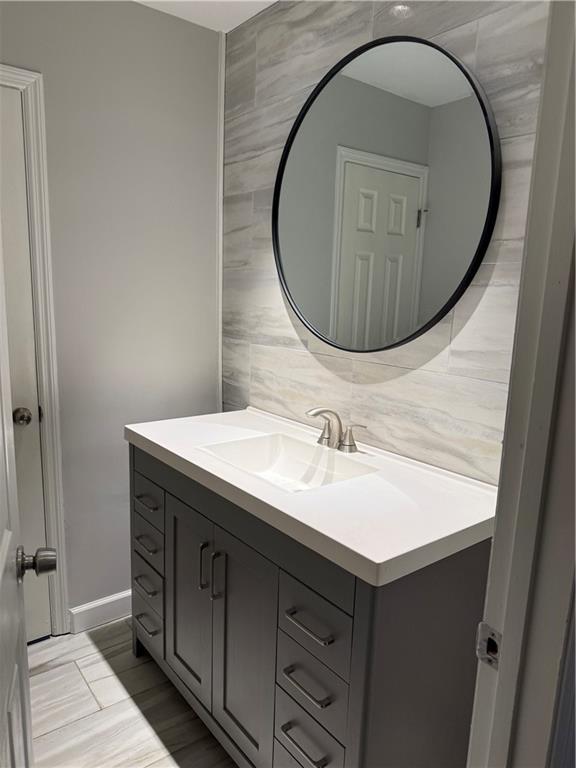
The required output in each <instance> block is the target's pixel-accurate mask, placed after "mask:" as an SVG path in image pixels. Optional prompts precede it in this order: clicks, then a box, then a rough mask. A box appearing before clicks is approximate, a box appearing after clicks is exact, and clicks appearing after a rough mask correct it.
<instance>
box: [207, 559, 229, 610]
mask: <svg viewBox="0 0 576 768" xmlns="http://www.w3.org/2000/svg"><path fill="white" fill-rule="evenodd" d="M219 557H224V563H226V558H225V553H224V552H212V555H211V556H210V600H218V598H220V597H223V596H224V593H223V592H216V591H215V589H214V585H215V582H216V580H215V578H214V566H215V565H216V560H218V558H219Z"/></svg>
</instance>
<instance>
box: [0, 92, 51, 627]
mask: <svg viewBox="0 0 576 768" xmlns="http://www.w3.org/2000/svg"><path fill="white" fill-rule="evenodd" d="M0 192H1V200H2V211H1V217H2V247H3V257H4V280H5V284H6V310H7V319H8V349H9V362H10V378H11V389H12V410H14V409H16V408H26V409H28V411H29V412H30V416H31V421H30V423H28V424H26V423H21V424H16V425H15V426H14V443H15V450H16V475H17V480H18V499H19V508H20V523H21V525H20V528H21V541H20V543H21V544H23V546H24V549H25V550H26V551H27V552H30V551H34V550H35V549H36V548H37V547H45V546H46V527H45V516H44V493H43V486H42V454H41V444H40V424H39V408H38V389H37V378H36V350H35V339H34V318H33V304H32V277H31V266H30V243H29V234H28V204H27V195H26V175H25V159H24V127H23V121H22V96H21V93H20V91H17V90H15V89H13V88H7V87H5V86H2V87H0ZM24 605H25V610H26V628H27V632H28V636H27V640H28V641H30V640H36V639H38V638H40V637H44V636H46V635H49V634H50V633H51V626H50V603H49V595H48V580H47V579H27V580H26V581H25V586H24Z"/></svg>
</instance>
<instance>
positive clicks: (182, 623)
mask: <svg viewBox="0 0 576 768" xmlns="http://www.w3.org/2000/svg"><path fill="white" fill-rule="evenodd" d="M165 549H166V566H165V571H166V574H165V583H166V661H167V663H168V664H169V665H170V666H171V667H172V669H173V670H174V672H176V674H177V675H178V677H179V678H180V679H181V680H182V682H183V683H185V685H186V686H187V687H188V688H189V689H190V690H191V691H192V693H193V694H194V695H195V696H197V697H198V699H200V701H201V702H202V704H204V706H205V707H206V708H208V709H210V706H211V701H212V600H211V595H210V582H209V580H208V576H207V572H208V568H209V563H210V561H211V557H212V555H213V552H214V526H213V524H212V523H211V522H210V521H209V520H207V519H206V518H205V517H203V516H202V515H200V514H199V513H198V512H196V511H195V510H193V509H192V508H191V507H189V506H187V505H186V504H182V502H181V501H178V499H175V498H173V497H172V496H170V495H169V494H167V495H166V526H165Z"/></svg>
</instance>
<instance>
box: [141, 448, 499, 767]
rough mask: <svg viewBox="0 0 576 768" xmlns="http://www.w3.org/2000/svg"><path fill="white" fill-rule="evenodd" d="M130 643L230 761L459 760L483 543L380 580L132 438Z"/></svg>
mask: <svg viewBox="0 0 576 768" xmlns="http://www.w3.org/2000/svg"><path fill="white" fill-rule="evenodd" d="M130 459H131V475H130V476H131V497H132V517H131V525H132V585H133V590H132V610H133V618H134V621H133V632H134V652H135V653H136V654H139V653H141V652H142V650H143V649H144V648H145V649H146V650H147V651H148V652H149V653H150V654H151V655H152V657H153V658H154V659H155V661H156V662H157V663H158V664H159V666H160V667H161V668H162V670H163V671H164V672H165V673H166V675H167V676H168V678H169V679H170V680H171V681H172V682H173V684H174V685H175V686H176V687H177V688H178V690H179V691H180V692H181V693H182V695H183V696H184V697H185V698H186V700H187V701H188V702H189V703H190V705H191V706H192V707H193V708H194V710H195V711H196V713H197V714H198V716H199V717H200V718H201V719H202V720H203V721H204V722H205V723H206V725H207V726H208V728H209V729H210V730H211V731H212V732H213V733H214V735H215V736H216V738H217V739H218V740H219V741H220V742H221V743H222V745H223V746H224V747H225V748H226V749H227V750H228V752H229V753H230V754H231V756H232V757H233V759H234V761H235V762H236V764H237V765H238V766H239V768H320V767H321V768H462V766H463V765H465V763H466V752H467V745H468V734H469V728H470V719H471V714H472V703H473V696H474V680H475V675H476V659H475V654H474V646H475V633H476V626H477V623H478V621H479V620H480V619H481V617H482V608H483V602H484V592H485V586H486V575H487V569H488V560H489V554H490V541H489V540H486V541H482V542H479V543H478V544H475V545H473V546H471V547H468V548H467V549H464V550H462V551H460V552H456V553H455V554H453V555H450V556H449V557H445V558H443V559H441V560H439V561H437V562H435V563H432V564H431V565H429V566H427V567H426V568H421V569H419V570H417V571H415V572H413V573H409V574H407V575H406V576H404V577H402V578H399V579H396V580H395V581H392V582H390V583H389V584H386V585H384V586H382V587H373V586H370V585H369V584H367V583H366V582H364V581H362V580H361V579H358V578H356V577H355V576H353V574H351V573H349V572H348V571H345V570H344V569H342V568H341V567H339V566H338V565H336V564H335V563H333V562H330V561H329V560H327V559H326V558H323V557H321V556H319V555H318V554H316V553H315V552H312V550H310V549H308V548H307V547H305V546H304V545H303V544H301V543H299V542H297V541H295V540H294V539H292V538H291V537H288V536H285V535H284V534H282V533H281V532H280V531H278V530H277V529H275V528H274V527H272V526H270V525H268V524H266V523H265V522H263V521H262V520H259V519H257V518H256V517H255V516H254V515H251V514H250V513H248V512H247V511H246V510H244V509H242V508H240V507H238V506H236V505H235V504H233V503H231V502H230V501H228V500H226V499H224V498H223V497H221V496H219V495H218V494H216V493H214V492H212V491H210V490H209V489H208V488H206V487H204V486H203V485H202V484H200V483H198V482H196V481H194V480H192V479H191V478H189V477H186V476H185V475H183V474H181V473H180V472H178V471H177V470H175V469H174V468H172V467H170V466H168V465H166V464H164V463H163V462H161V461H159V460H158V459H155V458H153V457H152V456H151V455H149V454H148V453H146V452H145V451H142V450H139V449H137V448H134V447H131V451H130Z"/></svg>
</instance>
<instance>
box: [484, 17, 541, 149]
mask: <svg viewBox="0 0 576 768" xmlns="http://www.w3.org/2000/svg"><path fill="white" fill-rule="evenodd" d="M547 22H548V2H517V3H513V4H512V7H510V8H506V9H505V10H503V11H500V13H494V14H491V15H490V16H485V17H484V18H483V19H481V20H480V22H479V26H478V48H477V61H476V73H477V75H478V78H479V79H480V82H481V83H482V85H483V87H484V89H485V90H486V93H487V95H488V97H489V99H490V104H491V106H492V109H493V110H494V114H495V117H496V123H497V125H498V130H499V132H500V136H501V137H502V138H508V137H511V136H521V135H524V134H527V133H534V132H535V131H536V121H537V118H538V104H539V100H540V85H541V81H542V71H543V67H544V49H545V43H546V29H547Z"/></svg>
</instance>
